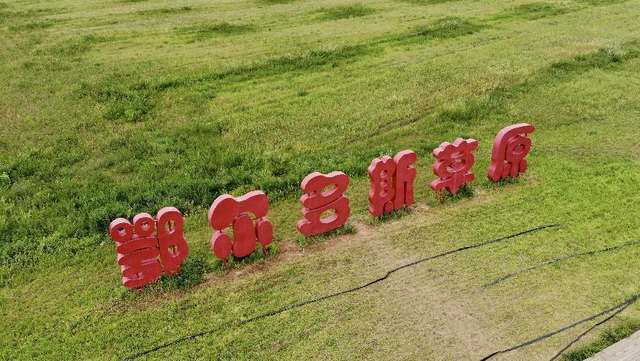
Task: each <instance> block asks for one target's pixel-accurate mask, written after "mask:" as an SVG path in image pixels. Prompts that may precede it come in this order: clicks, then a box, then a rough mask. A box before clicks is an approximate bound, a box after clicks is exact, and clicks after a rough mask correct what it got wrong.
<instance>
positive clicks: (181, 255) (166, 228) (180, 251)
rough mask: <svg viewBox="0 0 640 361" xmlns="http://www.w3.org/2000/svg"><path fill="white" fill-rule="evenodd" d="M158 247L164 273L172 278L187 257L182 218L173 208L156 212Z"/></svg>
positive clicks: (187, 251) (187, 250)
mask: <svg viewBox="0 0 640 361" xmlns="http://www.w3.org/2000/svg"><path fill="white" fill-rule="evenodd" d="M157 219H158V231H157V232H158V245H159V247H160V259H161V260H162V268H163V269H164V271H165V272H166V273H167V274H168V275H170V276H173V275H175V274H177V273H180V265H181V264H182V261H184V260H185V258H187V256H188V255H189V246H188V245H187V241H186V240H185V239H184V218H183V217H182V214H181V213H180V211H179V210H178V209H177V208H175V207H165V208H162V209H161V210H160V211H159V212H158V218H157Z"/></svg>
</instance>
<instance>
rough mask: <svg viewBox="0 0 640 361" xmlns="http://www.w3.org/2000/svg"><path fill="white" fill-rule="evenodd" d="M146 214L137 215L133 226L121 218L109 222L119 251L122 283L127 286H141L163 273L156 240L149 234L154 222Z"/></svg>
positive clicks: (153, 280)
mask: <svg viewBox="0 0 640 361" xmlns="http://www.w3.org/2000/svg"><path fill="white" fill-rule="evenodd" d="M147 216H148V214H139V215H137V216H136V217H135V218H134V224H133V225H132V224H131V223H130V222H129V221H128V220H127V219H124V218H118V219H115V220H114V221H113V222H111V224H110V225H109V233H110V234H111V238H112V239H113V240H114V241H115V243H116V251H117V252H118V264H119V265H120V271H121V272H122V284H123V285H124V286H125V287H127V288H140V287H143V286H145V285H148V284H149V283H153V282H155V281H157V280H158V279H159V278H160V276H162V267H161V265H160V261H159V260H158V257H159V256H160V250H158V239H157V238H156V237H154V236H152V234H153V231H154V228H155V224H154V222H153V218H151V222H150V223H149V219H148V218H147ZM149 217H151V216H149ZM136 232H140V233H136Z"/></svg>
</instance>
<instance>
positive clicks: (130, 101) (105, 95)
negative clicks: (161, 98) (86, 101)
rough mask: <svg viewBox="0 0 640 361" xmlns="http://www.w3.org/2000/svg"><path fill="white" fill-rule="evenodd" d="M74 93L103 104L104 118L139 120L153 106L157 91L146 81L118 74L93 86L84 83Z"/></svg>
mask: <svg viewBox="0 0 640 361" xmlns="http://www.w3.org/2000/svg"><path fill="white" fill-rule="evenodd" d="M76 94H77V95H78V96H79V97H81V98H87V97H89V98H92V99H94V100H95V101H97V102H98V103H101V104H104V105H105V107H106V109H105V110H104V112H103V116H104V118H105V119H109V120H123V121H126V122H140V121H143V120H145V119H147V117H148V116H149V115H150V114H151V112H152V111H153V109H154V108H155V106H156V102H157V101H156V99H157V97H158V95H159V91H158V90H157V89H155V88H153V87H151V85H150V84H149V83H148V82H146V81H143V80H139V79H133V80H132V79H130V77H129V76H126V75H120V76H111V77H109V78H107V79H105V80H103V81H102V82H101V83H99V84H97V85H95V86H91V85H89V84H87V83H84V84H82V85H81V86H80V89H78V90H77V91H76Z"/></svg>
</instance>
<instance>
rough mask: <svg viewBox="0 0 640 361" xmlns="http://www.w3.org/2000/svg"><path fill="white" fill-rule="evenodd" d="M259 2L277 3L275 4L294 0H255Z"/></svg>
mask: <svg viewBox="0 0 640 361" xmlns="http://www.w3.org/2000/svg"><path fill="white" fill-rule="evenodd" d="M257 1H258V2H259V3H261V4H266V5H277V4H291V3H293V2H295V1H296V0H257Z"/></svg>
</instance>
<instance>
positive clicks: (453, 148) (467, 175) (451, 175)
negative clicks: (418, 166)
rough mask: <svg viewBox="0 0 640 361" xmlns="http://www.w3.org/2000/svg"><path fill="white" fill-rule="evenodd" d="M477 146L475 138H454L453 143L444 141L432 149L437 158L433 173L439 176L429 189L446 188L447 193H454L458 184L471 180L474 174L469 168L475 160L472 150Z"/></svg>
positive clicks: (438, 189)
mask: <svg viewBox="0 0 640 361" xmlns="http://www.w3.org/2000/svg"><path fill="white" fill-rule="evenodd" d="M477 148H478V141H477V140H475V139H461V138H458V139H456V140H455V141H454V142H453V144H451V143H449V142H444V143H442V144H440V147H438V148H436V149H434V150H433V156H434V157H436V158H437V159H438V160H437V161H436V163H435V164H434V165H433V173H435V174H436V175H437V176H438V177H439V178H438V179H436V180H434V181H433V182H431V185H430V187H431V189H433V190H434V191H436V192H440V191H441V190H442V188H446V189H447V190H448V191H449V193H451V194H456V193H457V192H458V190H459V189H460V186H462V185H463V184H466V183H470V182H473V180H474V179H475V175H474V174H473V173H471V168H473V165H474V164H475V162H476V158H475V156H474V155H473V151H475V150H476V149H477Z"/></svg>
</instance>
